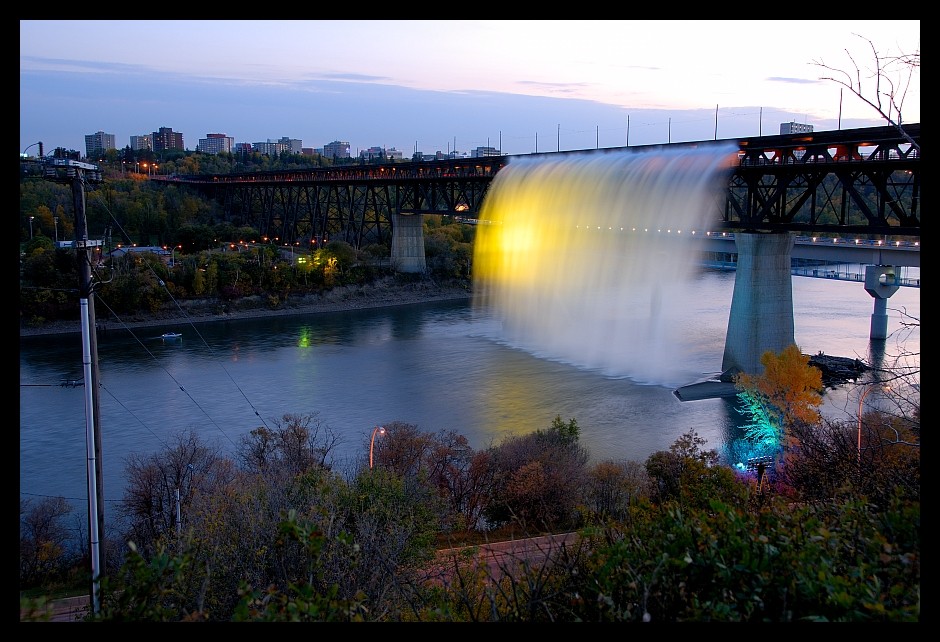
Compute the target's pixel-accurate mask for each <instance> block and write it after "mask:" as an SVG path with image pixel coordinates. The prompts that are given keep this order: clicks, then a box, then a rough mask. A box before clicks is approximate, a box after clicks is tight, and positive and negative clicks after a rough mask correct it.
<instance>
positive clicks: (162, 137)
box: [151, 127, 186, 152]
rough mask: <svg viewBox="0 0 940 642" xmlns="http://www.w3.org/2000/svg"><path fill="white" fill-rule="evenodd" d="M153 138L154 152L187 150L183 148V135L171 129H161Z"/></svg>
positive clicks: (154, 133)
mask: <svg viewBox="0 0 940 642" xmlns="http://www.w3.org/2000/svg"><path fill="white" fill-rule="evenodd" d="M151 136H153V151H155V152H163V151H167V150H169V149H179V150H184V149H186V148H185V147H183V134H181V133H180V132H174V131H173V130H172V129H171V128H169V127H161V128H160V129H159V131H155V132H153V133H152V134H151Z"/></svg>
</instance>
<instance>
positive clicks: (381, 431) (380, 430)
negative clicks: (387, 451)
mask: <svg viewBox="0 0 940 642" xmlns="http://www.w3.org/2000/svg"><path fill="white" fill-rule="evenodd" d="M376 433H378V434H379V435H380V436H381V435H384V434H385V427H384V426H376V427H375V428H374V429H373V430H372V440H371V441H370V442H369V468H372V449H373V448H374V447H375V434H376Z"/></svg>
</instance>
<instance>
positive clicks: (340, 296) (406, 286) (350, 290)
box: [20, 277, 473, 337]
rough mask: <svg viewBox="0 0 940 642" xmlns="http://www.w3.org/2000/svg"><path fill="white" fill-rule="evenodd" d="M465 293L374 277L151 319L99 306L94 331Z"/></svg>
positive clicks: (185, 306) (47, 327) (75, 325)
mask: <svg viewBox="0 0 940 642" xmlns="http://www.w3.org/2000/svg"><path fill="white" fill-rule="evenodd" d="M472 296H473V295H472V292H471V290H470V289H469V288H468V287H466V286H464V285H461V284H440V283H437V282H435V281H432V280H430V279H423V280H418V281H414V282H403V281H401V280H399V279H397V278H395V277H387V278H384V279H380V280H379V281H376V282H375V283H370V284H368V285H363V286H342V287H337V288H333V289H332V290H329V291H327V292H323V293H319V294H307V295H303V296H298V297H291V298H288V299H287V300H285V301H278V302H276V303H275V304H273V305H272V303H271V302H270V301H269V300H267V299H265V298H264V297H261V296H252V297H244V298H242V299H238V300H235V301H221V300H218V299H199V300H187V301H179V302H172V303H171V304H169V305H168V306H167V307H166V308H164V309H163V310H160V311H158V312H155V313H153V314H151V315H146V316H144V315H134V316H130V317H127V318H114V317H105V316H103V315H102V313H101V306H100V305H96V306H95V311H96V314H97V316H98V318H97V319H96V321H97V326H98V330H99V331H103V332H108V331H112V330H120V329H125V328H127V329H133V328H145V327H155V326H164V325H179V324H184V323H209V322H212V321H230V320H237V319H253V318H266V317H276V316H287V315H295V314H316V313H321V312H343V311H347V310H361V309H367V308H379V307H388V306H394V305H412V304H415V303H428V302H433V301H449V300H458V299H469V298H471V297H472ZM70 333H81V322H80V321H78V320H75V321H55V322H51V323H42V324H27V323H23V322H22V321H21V322H20V336H21V337H29V336H41V335H50V334H70Z"/></svg>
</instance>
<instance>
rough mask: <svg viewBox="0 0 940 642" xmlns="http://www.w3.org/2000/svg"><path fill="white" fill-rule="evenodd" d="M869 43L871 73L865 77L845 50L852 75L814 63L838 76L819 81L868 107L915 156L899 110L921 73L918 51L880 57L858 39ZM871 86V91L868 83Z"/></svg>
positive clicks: (881, 54) (875, 51) (871, 45)
mask: <svg viewBox="0 0 940 642" xmlns="http://www.w3.org/2000/svg"><path fill="white" fill-rule="evenodd" d="M855 35H856V36H858V37H859V38H862V39H863V40H864V41H865V42H867V43H868V46H869V48H870V49H871V55H872V58H873V64H874V69H871V68H869V69H866V70H864V71H865V72H866V73H867V74H868V75H867V76H863V75H862V74H863V70H862V69H860V68H859V64H858V62H856V60H855V56H853V55H852V53H851V52H850V51H849V50H848V49H846V50H845V53H846V55H847V56H848V58H849V61H850V62H851V64H852V67H853V70H852V71H851V72H849V71H846V70H844V69H839V68H837V67H832V66H830V65H828V64H826V63H825V62H824V61H823V60H821V59H820V60H814V61H813V63H812V64H814V65H816V66H817V67H822V68H823V69H827V70H829V71H833V72H836V73H838V74H839V75H838V76H823V77H822V78H820V80H830V81H832V82H834V83H836V84H838V85H841V86H842V87H845V88H846V89H848V90H849V91H851V92H852V93H853V94H855V95H856V96H857V97H858V98H860V99H861V100H863V101H864V102H865V103H866V104H868V105H870V106H871V107H872V108H873V109H874V110H875V111H877V112H878V114H879V115H880V116H881V117H882V118H884V119H885V120H886V121H888V123H889V124H891V125H892V126H893V127H895V128H897V130H898V132H899V133H900V134H901V136H903V137H904V138H905V139H906V140H907V142H909V143H910V144H911V145H912V146H913V147H914V148H915V149H916V150H917V151H918V152H920V145H919V144H918V143H917V142H916V141H915V140H914V139H913V138H911V137H910V136H909V135H908V134H907V132H905V131H904V126H903V121H902V119H901V110H902V108H903V106H904V100H905V98H906V97H907V92H908V89H909V88H910V86H911V79H912V78H913V77H914V73H915V72H918V71H919V70H920V50H917V51H915V52H914V53H899V54H897V55H886V54H884V53H879V52H878V50H877V49H876V48H875V44H874V43H873V42H872V41H871V40H869V39H868V38H865V37H864V36H859V35H858V34H855ZM869 82H870V83H871V84H872V85H874V87H871V85H869V84H868V83H869Z"/></svg>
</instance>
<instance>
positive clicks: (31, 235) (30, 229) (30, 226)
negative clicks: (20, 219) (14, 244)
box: [29, 216, 36, 241]
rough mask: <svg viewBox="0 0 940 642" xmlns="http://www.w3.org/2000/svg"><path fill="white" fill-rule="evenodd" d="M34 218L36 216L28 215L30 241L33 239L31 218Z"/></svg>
mask: <svg viewBox="0 0 940 642" xmlns="http://www.w3.org/2000/svg"><path fill="white" fill-rule="evenodd" d="M34 218H36V217H35V216H30V217H29V240H30V241H32V240H33V219H34Z"/></svg>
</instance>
